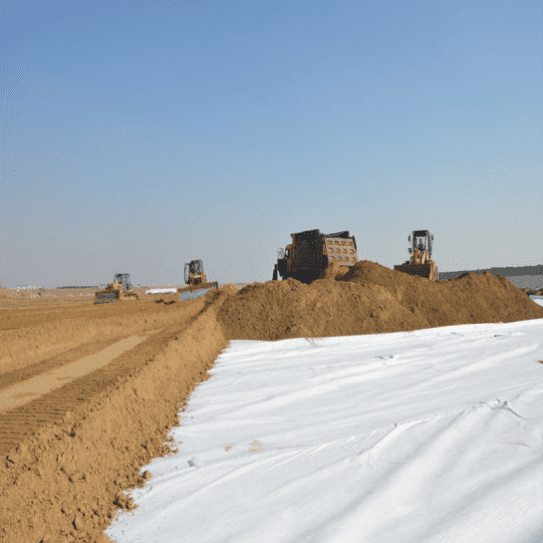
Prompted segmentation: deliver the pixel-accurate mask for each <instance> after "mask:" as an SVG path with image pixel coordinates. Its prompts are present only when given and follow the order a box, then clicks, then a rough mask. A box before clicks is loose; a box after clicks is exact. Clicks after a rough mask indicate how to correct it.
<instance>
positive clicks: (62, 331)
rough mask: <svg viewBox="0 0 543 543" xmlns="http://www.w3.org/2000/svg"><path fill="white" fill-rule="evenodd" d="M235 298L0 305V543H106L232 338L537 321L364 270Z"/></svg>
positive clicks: (501, 294) (466, 287)
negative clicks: (128, 493) (145, 470)
mask: <svg viewBox="0 0 543 543" xmlns="http://www.w3.org/2000/svg"><path fill="white" fill-rule="evenodd" d="M240 286H241V285H226V286H221V288H219V290H218V291H211V292H209V293H208V294H206V295H205V296H204V297H202V298H199V299H196V300H189V301H185V302H182V303H181V302H179V301H177V297H176V295H162V296H158V297H157V296H143V297H142V299H141V300H139V301H126V302H117V303H110V304H102V305H93V304H92V303H91V302H92V296H93V295H94V291H92V292H90V293H89V292H88V291H87V289H84V290H83V291H79V292H66V291H60V292H61V293H62V295H60V294H59V291H57V290H55V291H52V292H49V293H48V292H45V293H42V295H41V296H39V297H37V296H36V297H31V294H37V293H36V292H34V293H27V294H20V293H16V294H13V293H10V292H5V291H4V292H3V293H2V298H1V300H0V302H1V304H2V308H3V309H4V308H6V310H5V311H0V340H1V345H2V346H1V348H0V349H1V350H0V408H1V410H0V449H1V451H0V452H1V454H2V466H1V471H0V489H1V490H0V510H2V526H1V527H0V541H6V542H8V541H9V542H12V541H21V542H23V541H32V542H43V543H45V542H55V543H56V542H60V541H85V542H90V543H93V542H95V541H96V542H102V543H103V542H107V541H108V538H107V536H105V535H104V534H103V533H102V532H103V530H104V529H105V527H106V526H107V525H108V524H109V523H110V522H111V519H112V518H113V516H114V514H115V511H117V510H119V509H120V508H121V509H122V508H125V509H126V508H128V509H129V508H130V507H131V503H130V500H128V499H127V498H126V497H125V496H124V495H123V494H122V491H123V490H126V489H129V488H132V487H134V486H138V485H141V484H143V483H144V481H145V477H142V476H140V468H141V467H142V466H144V465H145V464H147V463H148V462H149V461H150V460H151V459H152V458H154V457H156V456H159V455H161V454H167V453H168V452H169V448H168V447H166V446H164V442H165V441H166V437H167V432H168V429H169V428H171V427H172V426H173V425H175V424H177V423H178V412H179V410H180V409H181V408H182V406H183V405H185V403H186V401H187V400H188V398H189V395H190V393H191V392H192V390H194V388H195V387H196V386H197V385H198V383H200V382H202V381H203V380H205V379H206V378H207V377H208V374H207V370H209V369H210V368H211V367H212V366H213V363H214V360H215V358H216V356H217V355H218V354H219V353H220V351H221V350H222V349H224V348H225V347H226V346H227V343H228V340H230V339H250V340H277V339H286V338H293V337H308V338H310V337H319V336H320V337H324V336H339V335H353V334H356V335H358V334H374V333H383V332H384V333H386V332H396V331H410V330H417V329H422V328H430V327H437V326H449V325H456V324H474V323H484V322H513V321H518V320H528V319H534V318H543V308H542V307H539V306H538V305H537V304H535V303H534V302H533V301H531V300H530V299H529V298H528V297H527V296H526V293H525V292H523V291H521V290H519V289H517V288H516V287H514V286H513V285H512V284H511V283H510V282H509V281H508V280H507V279H505V278H503V277H500V276H498V277H495V276H493V275H491V274H489V273H488V274H483V275H474V274H467V275H466V276H465V277H462V278H459V279H455V280H453V281H443V282H435V283H433V282H430V281H428V280H426V279H422V278H420V277H412V276H409V275H406V274H402V273H401V272H396V271H393V270H390V269H389V268H385V267H383V266H380V265H379V264H375V263H373V262H368V261H362V262H359V263H358V264H357V265H356V266H354V267H353V268H351V269H350V270H349V271H348V272H347V273H341V272H340V270H339V269H338V268H337V267H334V266H331V267H330V268H329V269H328V270H327V271H326V273H324V274H323V277H322V279H319V280H317V281H315V282H314V283H312V284H311V285H303V284H301V283H299V282H297V281H295V280H291V279H289V280H287V281H277V282H272V281H270V282H268V283H254V284H250V285H246V286H243V288H241V290H239V288H240ZM141 290H142V291H144V290H145V289H141ZM53 293H54V294H56V297H53V295H52V294H53ZM80 293H82V294H90V296H84V295H83V296H79V294H80ZM44 294H51V296H49V297H48V296H45V295H44ZM70 294H71V296H70ZM8 308H9V309H8ZM134 336H136V337H137V338H139V339H140V338H141V340H139V341H138V342H137V344H136V342H134V344H133V345H130V346H129V348H128V349H127V350H124V351H123V350H122V349H121V345H126V344H125V343H123V342H126V341H127V340H129V338H131V337H134ZM116 345H117V346H118V347H119V348H118V349H116V347H115V346H116ZM115 350H117V351H118V352H114V351H115ZM104 353H109V354H108V355H107V356H106V355H105V354H104ZM100 361H101V362H102V363H101V364H100V363H99V362H100ZM94 364H96V365H94ZM98 366H99V367H98ZM77 372H79V374H78V373H77ZM63 377H64V378H66V380H65V384H64V385H63V386H62V387H59V386H57V385H58V384H59V381H58V379H59V378H63ZM40 383H41V385H40ZM51 385H55V386H51ZM134 436H138V437H137V438H136V439H134Z"/></svg>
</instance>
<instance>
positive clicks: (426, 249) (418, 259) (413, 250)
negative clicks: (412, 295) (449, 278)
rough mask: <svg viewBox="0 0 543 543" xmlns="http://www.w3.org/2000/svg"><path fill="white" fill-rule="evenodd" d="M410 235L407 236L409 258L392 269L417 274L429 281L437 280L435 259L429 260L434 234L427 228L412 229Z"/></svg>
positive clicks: (437, 273)
mask: <svg viewBox="0 0 543 543" xmlns="http://www.w3.org/2000/svg"><path fill="white" fill-rule="evenodd" d="M412 237H413V239H411V236H408V238H407V241H409V242H411V247H409V248H408V249H407V250H408V251H409V254H410V255H411V258H410V259H409V260H408V261H407V262H405V263H403V264H399V265H397V266H394V269H395V270H397V271H401V272H403V273H408V274H409V275H418V276H420V277H425V278H426V279H430V280H431V281H438V280H439V272H438V269H437V264H436V263H435V260H430V259H431V258H432V242H433V241H434V236H433V235H431V234H430V232H429V230H413V232H412Z"/></svg>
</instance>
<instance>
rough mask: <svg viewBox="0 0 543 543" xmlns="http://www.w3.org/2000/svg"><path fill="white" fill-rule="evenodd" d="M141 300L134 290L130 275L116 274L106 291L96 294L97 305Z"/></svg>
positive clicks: (98, 291) (99, 291)
mask: <svg viewBox="0 0 543 543" xmlns="http://www.w3.org/2000/svg"><path fill="white" fill-rule="evenodd" d="M139 299H140V297H139V295H138V294H137V293H136V292H134V291H133V290H132V283H131V282H130V274H129V273H116V274H115V277H114V278H113V282H112V283H108V284H107V287H106V288H105V289H104V290H97V291H96V292H95V293H94V303H95V304H105V303H108V302H119V301H124V300H139Z"/></svg>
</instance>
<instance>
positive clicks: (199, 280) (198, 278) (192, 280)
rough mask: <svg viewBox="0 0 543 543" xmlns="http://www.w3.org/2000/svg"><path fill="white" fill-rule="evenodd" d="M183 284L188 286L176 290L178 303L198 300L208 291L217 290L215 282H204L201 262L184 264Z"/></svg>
mask: <svg viewBox="0 0 543 543" xmlns="http://www.w3.org/2000/svg"><path fill="white" fill-rule="evenodd" d="M185 284H186V285H189V286H188V287H181V288H178V289H177V292H178V294H179V301H183V300H191V299H194V298H198V297H200V296H203V295H204V294H206V293H207V292H209V291H210V290H213V289H217V288H219V284H218V283H217V282H214V283H208V282H207V281H206V274H205V272H204V265H203V263H202V261H201V260H192V261H191V262H189V263H188V264H185Z"/></svg>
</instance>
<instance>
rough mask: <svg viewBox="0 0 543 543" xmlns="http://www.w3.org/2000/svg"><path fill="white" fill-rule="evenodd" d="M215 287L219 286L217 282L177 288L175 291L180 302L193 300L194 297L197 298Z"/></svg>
mask: <svg viewBox="0 0 543 543" xmlns="http://www.w3.org/2000/svg"><path fill="white" fill-rule="evenodd" d="M217 288H219V283H216V282H215V283H204V284H203V285H195V286H190V287H184V288H179V289H177V292H178V293H179V301H180V302H182V301H184V300H193V299H194V298H199V297H200V296H203V295H204V294H206V293H207V292H209V291H210V290H213V289H217Z"/></svg>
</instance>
